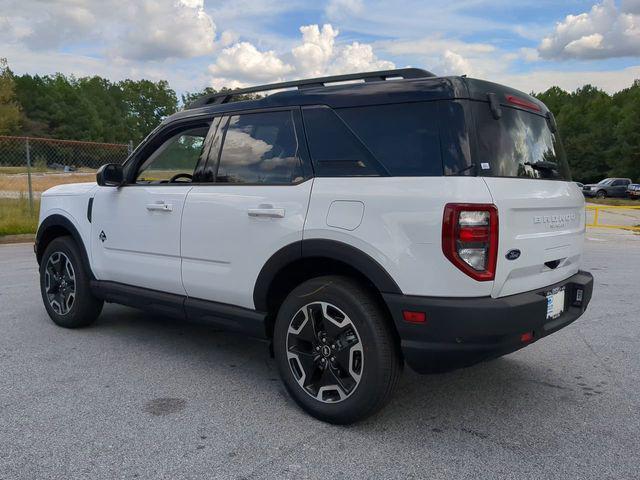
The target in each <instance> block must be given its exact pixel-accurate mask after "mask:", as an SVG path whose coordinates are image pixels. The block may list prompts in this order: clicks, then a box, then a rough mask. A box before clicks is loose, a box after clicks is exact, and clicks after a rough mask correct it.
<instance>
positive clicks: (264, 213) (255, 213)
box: [247, 208, 284, 218]
mask: <svg viewBox="0 0 640 480" xmlns="http://www.w3.org/2000/svg"><path fill="white" fill-rule="evenodd" d="M247 214H248V215H249V216H250V217H263V218H284V208H250V209H249V210H247Z"/></svg>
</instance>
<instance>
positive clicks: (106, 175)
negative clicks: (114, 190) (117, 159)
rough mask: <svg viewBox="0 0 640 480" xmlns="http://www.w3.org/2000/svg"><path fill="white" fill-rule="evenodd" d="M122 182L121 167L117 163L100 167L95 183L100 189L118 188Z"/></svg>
mask: <svg viewBox="0 0 640 480" xmlns="http://www.w3.org/2000/svg"><path fill="white" fill-rule="evenodd" d="M123 181H124V173H123V171H122V165H119V164H117V163H107V164H106V165H102V166H101V167H100V168H99V169H98V172H97V173H96V182H97V183H98V185H100V186H101V187H119V186H120V185H122V183H123Z"/></svg>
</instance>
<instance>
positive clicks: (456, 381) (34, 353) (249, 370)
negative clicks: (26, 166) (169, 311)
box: [0, 230, 640, 480]
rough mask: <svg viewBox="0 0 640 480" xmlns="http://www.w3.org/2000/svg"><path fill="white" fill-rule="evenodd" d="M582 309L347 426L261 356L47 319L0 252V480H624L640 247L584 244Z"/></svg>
mask: <svg viewBox="0 0 640 480" xmlns="http://www.w3.org/2000/svg"><path fill="white" fill-rule="evenodd" d="M584 267H585V268H586V269H587V270H590V271H592V273H593V274H594V276H595V279H596V285H595V291H594V297H593V301H592V304H591V305H590V307H589V310H588V312H587V313H586V314H585V315H584V316H583V317H582V318H581V319H579V320H578V321H577V322H576V323H574V324H573V325H571V326H569V327H567V328H566V329H564V330H562V331H560V332H558V333H557V334H555V335H552V336H550V337H548V338H546V339H543V340H541V341H540V342H537V343H535V344H533V345H531V346H529V347H528V348H525V349H524V350H521V351H519V352H516V353H514V354H511V355H509V356H507V357H504V358H501V359H498V360H495V361H493V362H490V363H486V364H481V365H478V366H476V367H473V368H470V369H465V370H460V371H456V372H453V373H448V374H444V375H437V376H419V375H417V374H415V373H413V372H411V371H410V370H408V369H406V370H405V373H404V375H403V378H402V381H401V384H400V388H399V389H398V391H397V392H396V395H395V397H394V399H393V401H392V403H391V404H390V405H388V406H387V408H386V409H385V410H384V411H382V412H381V413H380V414H378V415H377V416H374V417H373V418H370V419H369V420H367V421H366V422H364V423H360V424H357V425H354V426H350V427H336V426H331V425H327V424H323V423H321V422H319V421H316V420H314V419H312V418H310V417H308V416H307V415H305V414H304V413H303V412H302V411H301V410H299V409H298V408H297V407H296V405H295V404H294V403H293V402H292V401H291V400H290V399H289V398H288V396H287V395H286V393H285V391H284V388H283V387H282V385H281V384H280V381H279V379H278V376H277V372H276V368H275V364H274V362H273V360H272V359H271V358H270V357H269V355H268V350H267V347H266V345H265V344H263V343H260V342H257V341H253V340H249V339H245V338H242V337H238V336H234V335H230V334H225V333H221V332H216V331H214V330H212V329H210V328H208V327H206V326H203V325H194V324H185V323H183V322H179V321H175V320H171V319H164V318H159V317H155V316H151V315H146V314H144V313H141V312H137V311H135V310H132V309H128V308H125V307H119V306H114V305H107V306H106V307H105V309H104V312H103V314H102V316H101V318H100V319H99V320H98V322H97V323H96V324H95V325H94V326H93V327H90V328H87V329H83V330H75V331H70V330H64V329H61V328H58V327H56V326H54V325H53V323H51V321H50V320H49V319H48V317H47V315H46V313H45V310H44V308H43V306H42V303H41V299H40V294H39V290H38V279H37V270H36V264H35V258H34V256H33V252H32V250H31V245H26V244H17V245H3V246H0V307H1V308H0V479H3V480H5V479H13V478H24V479H35V478H60V479H72V478H91V479H98V478H104V479H112V478H138V479H143V478H144V479H156V478H167V479H178V478H203V479H204V478H207V479H209V478H292V479H294V478H295V479H297V478H322V479H329V478H331V479H339V478H396V477H397V478H429V479H437V478H456V479H459V478H473V479H474V480H478V479H488V478H514V479H524V478H532V479H541V478H594V479H596V478H597V479H602V478H616V479H631V478H639V477H640V474H639V473H638V472H640V470H639V468H640V467H639V466H638V465H640V384H639V382H638V379H639V378H640V235H637V234H633V233H628V232H620V231H615V230H611V231H595V230H589V231H588V232H587V241H586V253H585V261H584Z"/></svg>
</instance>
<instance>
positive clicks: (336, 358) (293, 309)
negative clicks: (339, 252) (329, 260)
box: [274, 276, 402, 424]
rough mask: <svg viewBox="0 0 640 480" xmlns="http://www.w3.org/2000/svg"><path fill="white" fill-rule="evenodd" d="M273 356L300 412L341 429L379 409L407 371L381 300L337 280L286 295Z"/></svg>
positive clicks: (311, 282)
mask: <svg viewBox="0 0 640 480" xmlns="http://www.w3.org/2000/svg"><path fill="white" fill-rule="evenodd" d="M274 354H275V358H276V362H277V365H278V370H279V371H280V376H281V377H282V380H283V382H284V384H285V387H286V388H287V390H288V391H289V393H290V394H291V396H292V397H293V398H294V400H295V401H296V402H297V403H298V405H300V406H301V407H302V408H303V409H304V410H305V411H307V412H308V413H309V414H311V415H313V416H314V417H316V418H318V419H320V420H323V421H326V422H330V423H336V424H348V423H353V422H356V421H359V420H362V419H364V418H366V417H368V416H370V415H372V414H373V413H375V412H376V411H378V410H379V409H381V408H382V407H383V406H384V405H385V404H386V403H387V402H388V401H389V399H390V398H391V395H392V393H393V390H394V389H395V386H396V384H397V382H398V379H399V377H400V373H401V371H402V360H401V358H400V352H399V346H398V343H397V341H396V339H395V337H394V335H393V332H392V330H391V328H390V325H389V322H388V319H387V318H386V313H385V312H384V310H383V309H382V308H381V306H380V305H379V303H378V301H377V300H376V298H375V297H374V296H373V295H371V293H370V292H369V291H368V290H366V289H365V288H363V287H362V286H360V285H359V284H358V283H356V282H354V281H353V280H351V279H348V278H344V277H338V276H326V277H318V278H315V279H312V280H309V281H307V282H305V283H303V284H302V285H300V286H298V287H297V288H295V289H294V290H293V291H292V292H291V293H290V294H289V296H288V297H287V298H286V299H285V301H284V303H283V304H282V307H281V308H280V311H279V313H278V317H277V319H276V325H275V329H274Z"/></svg>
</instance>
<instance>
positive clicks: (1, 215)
mask: <svg viewBox="0 0 640 480" xmlns="http://www.w3.org/2000/svg"><path fill="white" fill-rule="evenodd" d="M33 210H34V211H33V215H32V214H31V211H30V208H29V199H28V198H26V197H23V198H0V237H1V236H4V235H18V234H22V233H35V232H36V228H37V227H38V212H39V210H40V201H39V200H34V202H33Z"/></svg>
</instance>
